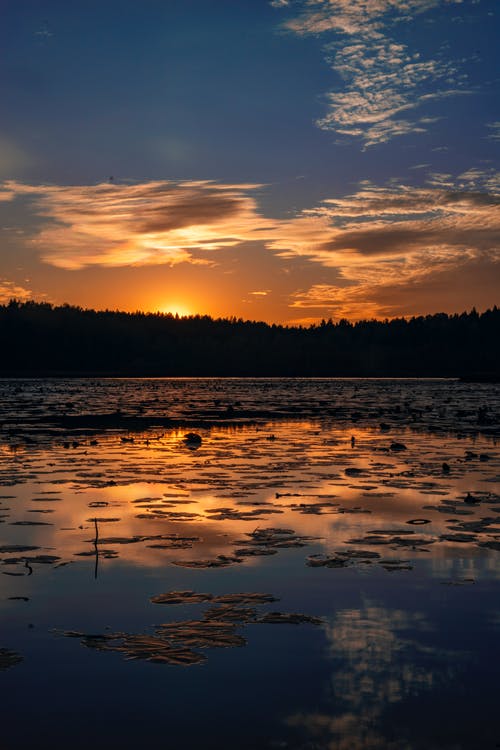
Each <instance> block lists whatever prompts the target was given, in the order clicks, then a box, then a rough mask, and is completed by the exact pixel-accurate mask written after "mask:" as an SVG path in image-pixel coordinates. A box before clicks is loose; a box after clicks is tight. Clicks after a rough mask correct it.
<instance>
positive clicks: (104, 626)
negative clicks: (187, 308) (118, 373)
mask: <svg viewBox="0 0 500 750" xmlns="http://www.w3.org/2000/svg"><path fill="white" fill-rule="evenodd" d="M0 407H1V416H0V428H1V433H0V435H1V441H0V456H1V463H0V522H1V525H0V534H1V542H0V560H1V562H0V573H1V576H0V583H1V586H2V590H1V594H0V607H1V610H2V628H1V631H0V684H1V686H2V693H1V695H2V700H1V717H2V724H1V726H2V743H1V748H2V750H24V748H31V747H33V746H47V747H50V748H52V749H53V750H59V749H61V750H62V748H68V747H71V748H84V747H85V748H87V747H89V746H93V747H96V748H101V747H102V748H105V747H106V748H111V749H112V750H114V748H120V750H126V749H128V748H137V747H142V746H150V745H151V746H155V747H156V746H158V747H165V748H175V749H177V748H183V749H185V750H191V748H193V750H194V749H197V748H200V749H201V748H203V749H204V750H205V749H209V750H211V749H212V748H213V749H214V750H215V748H217V750H234V749H235V748H242V749H243V750H247V749H248V750H250V749H252V750H254V749H258V748H259V749H260V748H262V749H263V750H267V749H269V750H272V749H277V748H290V749H293V750H318V749H320V748H321V749H323V748H328V750H358V749H359V750H378V749H380V750H382V749H384V750H385V749H389V750H434V749H437V748H439V749H443V748H444V749H446V750H465V749H467V750H469V749H470V750H482V749H483V748H484V749H486V748H495V747H498V746H499V743H500V726H499V721H498V653H499V647H498V643H499V634H500V606H499V589H500V586H499V578H500V565H499V560H500V449H499V446H498V444H497V440H498V435H499V433H500V389H499V387H498V386H497V385H488V384H481V385H478V384H461V383H458V382H456V381H446V380H440V381H437V380H429V381H422V380H420V381H412V380H398V381H391V380H373V381H370V380H279V379H276V380H238V379H235V380H227V381H224V380H209V379H206V380H205V379H201V380H189V379H181V380H156V379H155V380H137V379H136V380H134V379H130V380H87V381H85V380H72V381H64V380H53V381H50V380H43V381H42V380H40V381H22V380H4V381H0ZM190 433H195V434H196V435H198V436H199V438H201V442H200V441H199V438H191V439H187V438H186V436H187V435H189V434H190Z"/></svg>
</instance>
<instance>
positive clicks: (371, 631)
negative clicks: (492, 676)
mask: <svg viewBox="0 0 500 750" xmlns="http://www.w3.org/2000/svg"><path fill="white" fill-rule="evenodd" d="M430 630H431V625H430V624H429V621H428V619H427V618H426V616H425V615H424V613H423V612H418V611H403V610H397V609H385V608H382V607H379V606H376V605H375V604H374V603H369V602H367V603H366V604H365V605H364V607H363V608H362V609H350V610H341V611H340V612H338V614H337V615H336V617H335V619H334V620H333V622H332V623H331V624H330V625H329V626H328V627H327V636H328V641H329V655H330V658H331V660H332V668H333V672H332V678H331V703H332V713H331V714H327V713H311V714H302V713H299V714H295V715H293V716H290V717H289V718H288V724H289V726H291V727H294V728H298V729H301V730H302V731H305V733H306V735H307V736H308V737H309V738H310V739H311V740H312V741H313V743H314V744H313V745H312V746H311V745H308V747H315V748H319V747H321V748H328V750H385V749H389V750H401V748H406V749H408V750H410V749H411V748H414V747H415V744H414V741H413V740H411V739H410V738H408V737H405V736H404V735H403V736H401V734H400V733H399V732H398V729H396V728H395V727H394V726H392V727H391V724H390V722H388V721H387V720H386V714H387V712H388V710H389V709H390V708H391V706H392V705H394V704H397V703H400V702H402V701H405V700H408V699H411V698H412V697H415V696H418V695H419V694H420V693H423V692H426V691H437V690H439V689H440V688H441V689H443V688H446V687H447V686H448V685H449V684H450V683H451V682H452V681H453V679H454V678H455V677H456V675H457V673H458V672H459V671H460V668H461V665H460V659H463V658H464V655H463V654H461V653H456V652H452V651H450V650H445V649H436V648H434V647H432V646H431V645H429V639H427V641H428V642H427V643H425V638H423V637H422V636H423V634H425V633H426V632H427V633H428V632H429V631H430ZM426 742H427V743H428V744H426V745H425V746H426V747H428V748H430V749H432V748H438V747H440V748H442V747H444V745H442V744H436V743H434V742H433V741H432V739H431V738H428V739H427V740H426ZM448 747H451V746H449V745H448ZM455 747H456V746H455Z"/></svg>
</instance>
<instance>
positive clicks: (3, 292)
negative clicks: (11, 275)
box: [0, 279, 33, 305]
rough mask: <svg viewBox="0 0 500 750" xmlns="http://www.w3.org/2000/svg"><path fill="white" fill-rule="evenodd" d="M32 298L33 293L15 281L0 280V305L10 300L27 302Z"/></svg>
mask: <svg viewBox="0 0 500 750" xmlns="http://www.w3.org/2000/svg"><path fill="white" fill-rule="evenodd" d="M32 298H33V292H32V291H30V290H29V289H26V288H25V287H23V286H20V284H17V283H16V282H15V281H8V280H7V279H0V304H2V305H4V304H5V303H6V302H9V300H11V299H17V300H22V301H24V300H28V299H32Z"/></svg>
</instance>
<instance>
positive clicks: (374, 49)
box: [285, 0, 467, 148]
mask: <svg viewBox="0 0 500 750" xmlns="http://www.w3.org/2000/svg"><path fill="white" fill-rule="evenodd" d="M460 2H462V0H303V1H302V2H301V3H300V4H299V8H300V10H299V13H298V15H296V16H295V17H294V18H292V19H289V20H288V21H286V22H285V27H286V28H287V29H288V30H289V31H292V32H294V33H296V34H300V35H306V34H315V35H329V36H332V35H333V41H332V42H329V43H328V44H327V46H326V48H325V50H326V59H327V61H328V63H329V64H330V65H331V67H332V68H333V70H334V71H335V72H336V73H337V75H338V76H340V78H341V79H342V81H343V85H342V86H338V87H337V88H336V89H335V90H332V91H330V92H328V93H327V94H326V101H327V107H328V109H327V113H326V115H325V116H324V117H322V118H321V119H320V120H318V122H317V124H318V126H319V127H320V128H322V129H324V130H332V131H335V132H336V133H338V134H340V135H341V136H348V137H351V138H360V139H361V140H362V141H363V143H364V146H365V148H367V147H369V146H373V145H376V144H380V143H386V142H387V141H389V140H391V139H392V138H394V137H396V136H402V135H408V134H410V133H423V132H425V131H427V130H428V128H429V125H430V124H431V123H432V122H433V121H435V119H439V118H428V117H427V118H426V117H418V116H415V115H416V113H415V112H414V110H416V109H417V108H418V107H420V106H422V105H423V104H426V103H428V102H430V101H434V100H439V99H443V98H446V97H450V96H456V95H458V94H464V93H467V88H466V83H467V80H466V77H465V75H464V74H463V72H461V69H460V65H459V63H455V62H451V61H449V60H446V59H445V58H444V55H442V54H437V55H436V57H435V58H434V59H423V58H422V56H421V53H420V52H419V50H418V49H416V50H410V49H409V47H408V46H407V45H406V44H401V43H398V42H397V41H396V40H395V39H394V38H393V34H392V31H393V30H394V28H395V27H396V25H397V24H398V23H401V22H406V23H408V22H410V21H414V19H415V17H416V16H418V15H420V14H422V13H424V12H425V11H429V10H431V9H433V8H437V7H438V6H439V5H449V4H457V3H460ZM294 7H296V6H294Z"/></svg>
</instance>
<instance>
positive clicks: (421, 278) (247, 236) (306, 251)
mask: <svg viewBox="0 0 500 750" xmlns="http://www.w3.org/2000/svg"><path fill="white" fill-rule="evenodd" d="M261 188H262V186H260V185H253V184H240V185H232V184H220V183H214V182H204V181H192V182H172V181H155V182H145V183H136V184H115V185H111V184H99V185H94V186H88V185H80V186H74V185H73V186H57V185H56V186H54V185H38V186H37V185H26V184H23V183H16V182H12V181H11V182H8V183H5V185H4V186H3V193H2V188H0V197H2V195H3V199H4V200H7V201H8V200H11V201H12V200H15V199H16V198H18V197H22V198H23V199H24V202H28V203H30V204H31V209H32V211H33V212H34V213H35V214H37V215H38V216H39V224H38V228H37V230H36V231H35V233H34V234H32V236H31V238H30V239H29V240H26V239H23V240H20V241H22V242H26V241H28V242H30V243H31V245H32V246H33V247H34V248H35V249H36V250H37V251H38V253H39V255H40V256H41V258H42V260H43V261H45V263H48V264H50V265H52V266H55V267H58V268H61V269H66V270H75V271H76V270H79V269H82V268H85V267H92V266H94V267H105V268H106V267H107V268H109V267H120V266H122V267H124V266H147V265H150V266H151V265H160V264H163V265H176V264H179V263H186V264H188V263H194V264H199V263H210V264H216V263H218V262H220V258H221V257H222V256H221V253H220V251H223V250H227V249H228V248H242V249H244V252H251V245H249V243H256V242H258V243H259V244H260V245H264V247H266V248H267V249H268V251H269V252H272V253H273V254H274V255H275V256H277V257H279V258H281V259H282V260H283V263H284V265H286V263H290V262H302V263H304V262H306V263H308V264H309V265H310V266H311V267H313V268H317V282H315V283H313V284H312V285H311V286H309V287H308V288H305V289H296V290H295V291H294V292H293V293H292V295H291V298H290V305H291V307H292V308H293V309H296V308H300V309H302V310H304V309H307V310H309V311H311V310H318V311H320V310H330V311H332V313H333V314H335V315H343V316H347V317H364V316H367V315H374V316H384V317H385V316H386V315H387V316H391V315H397V314H399V313H400V311H401V310H402V309H403V307H404V306H405V304H406V302H405V299H404V294H405V292H406V293H407V294H410V293H416V291H418V292H419V295H418V297H419V299H422V298H423V296H425V295H426V291H425V290H426V289H428V288H430V287H431V286H432V284H433V283H434V281H435V280H436V279H441V280H443V279H446V278H448V280H449V283H453V284H454V286H455V287H456V288H457V289H458V290H459V292H458V299H460V298H461V297H460V294H462V298H463V299H469V297H468V296H467V295H466V294H465V292H464V291H463V290H462V292H460V288H461V284H462V282H463V280H464V279H467V278H468V276H469V278H470V279H473V278H475V279H477V280H479V279H482V283H483V284H484V285H485V287H487V286H488V284H489V283H490V281H491V280H493V279H496V280H497V282H498V281H500V279H499V278H498V275H499V270H500V262H499V261H500V211H499V204H500V189H499V187H498V175H495V174H494V173H493V172H492V171H481V170H478V169H470V170H467V171H466V172H464V173H462V174H461V175H458V177H453V176H450V175H435V174H434V175H432V176H431V178H430V182H429V183H428V184H426V185H424V186H422V187H413V186H410V185H403V184H399V185H397V184H394V183H390V184H389V185H385V186H377V185H374V184H372V183H369V182H363V183H361V184H360V185H359V188H358V190H357V191H356V192H354V193H352V194H350V195H345V196H341V197H335V198H327V199H325V200H324V201H322V202H321V203H320V204H319V205H317V206H316V207H314V208H312V209H309V210H305V211H300V212H297V213H296V214H295V215H294V216H291V217H290V218H286V219H277V218H272V217H269V216H265V215H264V214H263V213H262V211H261V210H260V207H259V203H258V193H259V191H260V190H261ZM325 268H327V269H330V271H329V272H328V274H329V275H330V276H331V273H330V272H331V271H334V273H335V278H336V282H335V285H334V286H333V285H332V284H325V282H324V278H325V273H327V272H326V271H325ZM486 268H487V269H488V273H487V275H486V277H484V274H483V276H481V274H482V273H483V270H484V269H486ZM457 273H458V277H457V276H456V274H457ZM452 280H453V281H452ZM440 283H441V285H442V284H443V283H444V284H445V283H446V282H443V281H441V282H440ZM261 289H262V288H261ZM440 289H441V291H440V292H439V293H440V294H441V295H442V294H443V292H442V286H441V287H440ZM254 290H255V287H254ZM257 292H259V293H258V294H257V293H255V295H256V296H264V295H263V293H262V291H261V290H259V289H258V287H257ZM474 294H476V295H479V297H480V296H481V289H480V284H479V281H478V283H477V284H476V285H475V286H474ZM255 295H254V296H255ZM472 304H476V302H475V301H473V302H472ZM457 305H460V306H462V305H461V303H457Z"/></svg>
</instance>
